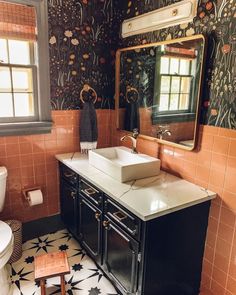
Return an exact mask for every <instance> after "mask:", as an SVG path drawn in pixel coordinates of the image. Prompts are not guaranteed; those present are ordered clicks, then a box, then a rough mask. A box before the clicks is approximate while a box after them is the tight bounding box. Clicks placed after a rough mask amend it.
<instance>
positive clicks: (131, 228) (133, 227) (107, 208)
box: [104, 197, 141, 240]
mask: <svg viewBox="0 0 236 295" xmlns="http://www.w3.org/2000/svg"><path fill="white" fill-rule="evenodd" d="M104 214H106V215H107V216H108V217H109V218H111V219H112V220H113V221H115V222H116V223H117V224H118V225H119V226H121V227H122V228H123V229H125V230H126V231H127V232H128V233H129V234H131V235H132V236H133V237H135V238H136V239H138V240H139V238H140V230H141V222H140V220H139V219H138V217H136V216H134V215H133V214H132V213H130V212H128V211H127V210H125V209H124V208H121V207H120V206H119V205H117V204H116V203H115V202H113V201H111V200H110V199H109V198H108V197H106V198H105V202H104Z"/></svg>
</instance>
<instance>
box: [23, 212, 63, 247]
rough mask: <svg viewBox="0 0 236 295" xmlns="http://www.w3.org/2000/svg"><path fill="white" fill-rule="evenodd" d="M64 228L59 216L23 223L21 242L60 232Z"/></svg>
mask: <svg viewBox="0 0 236 295" xmlns="http://www.w3.org/2000/svg"><path fill="white" fill-rule="evenodd" d="M63 228H65V226H64V224H63V222H62V221H61V217H60V214H58V215H53V216H49V217H45V218H41V219H37V220H33V221H29V222H26V223H23V225H22V239H23V242H25V241H28V240H31V239H34V238H37V237H40V236H43V235H46V234H49V233H52V232H55V231H58V230H61V229H63Z"/></svg>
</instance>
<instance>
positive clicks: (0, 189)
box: [0, 167, 7, 212]
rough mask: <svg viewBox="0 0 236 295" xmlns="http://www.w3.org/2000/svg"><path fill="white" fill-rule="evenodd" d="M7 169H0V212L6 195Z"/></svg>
mask: <svg viewBox="0 0 236 295" xmlns="http://www.w3.org/2000/svg"><path fill="white" fill-rule="evenodd" d="M6 183H7V169H6V167H0V212H1V211H2V210H3V206H4V202H5V194H6Z"/></svg>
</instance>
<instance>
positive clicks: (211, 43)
mask: <svg viewBox="0 0 236 295" xmlns="http://www.w3.org/2000/svg"><path fill="white" fill-rule="evenodd" d="M174 2H178V1H171V0H161V1H155V0H145V1H143V0H136V1H126V3H124V4H123V6H122V7H119V9H120V13H121V14H123V17H124V18H130V17H134V16H137V15H139V14H143V13H146V12H149V11H151V10H154V9H157V8H160V7H163V6H166V5H170V4H172V3H174ZM193 34H205V35H206V36H207V37H208V47H207V48H208V49H207V58H206V67H205V68H206V70H205V79H204V90H203V95H202V110H201V121H202V123H204V124H208V125H215V126H221V127H225V128H231V129H236V0H201V1H200V2H199V6H198V13H197V17H196V18H195V19H194V21H193V23H189V24H183V25H179V26H173V27H170V28H166V29H162V30H159V31H155V32H150V33H146V34H142V35H137V36H133V37H129V38H125V39H123V40H122V39H121V38H120V43H119V45H120V47H128V46H132V45H138V44H145V43H151V42H156V41H160V40H167V39H174V38H180V37H185V36H190V35H193Z"/></svg>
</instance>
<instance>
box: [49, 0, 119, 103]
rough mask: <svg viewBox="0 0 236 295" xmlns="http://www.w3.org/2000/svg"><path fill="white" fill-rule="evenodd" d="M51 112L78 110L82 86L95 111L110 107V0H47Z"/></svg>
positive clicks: (111, 51) (111, 77)
mask: <svg viewBox="0 0 236 295" xmlns="http://www.w3.org/2000/svg"><path fill="white" fill-rule="evenodd" d="M48 10H49V11H48V12H49V48H50V75H51V105H52V109H79V108H80V107H81V105H82V104H81V100H80V92H81V90H82V89H83V86H84V85H85V84H88V85H89V86H90V87H92V88H93V89H94V90H95V91H96V94H97V101H96V105H95V106H96V108H111V107H112V105H111V104H112V103H113V96H114V74H113V73H114V57H115V51H114V50H112V45H111V43H112V41H111V32H112V31H111V28H112V18H113V2H112V0H97V1H89V0H48Z"/></svg>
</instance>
